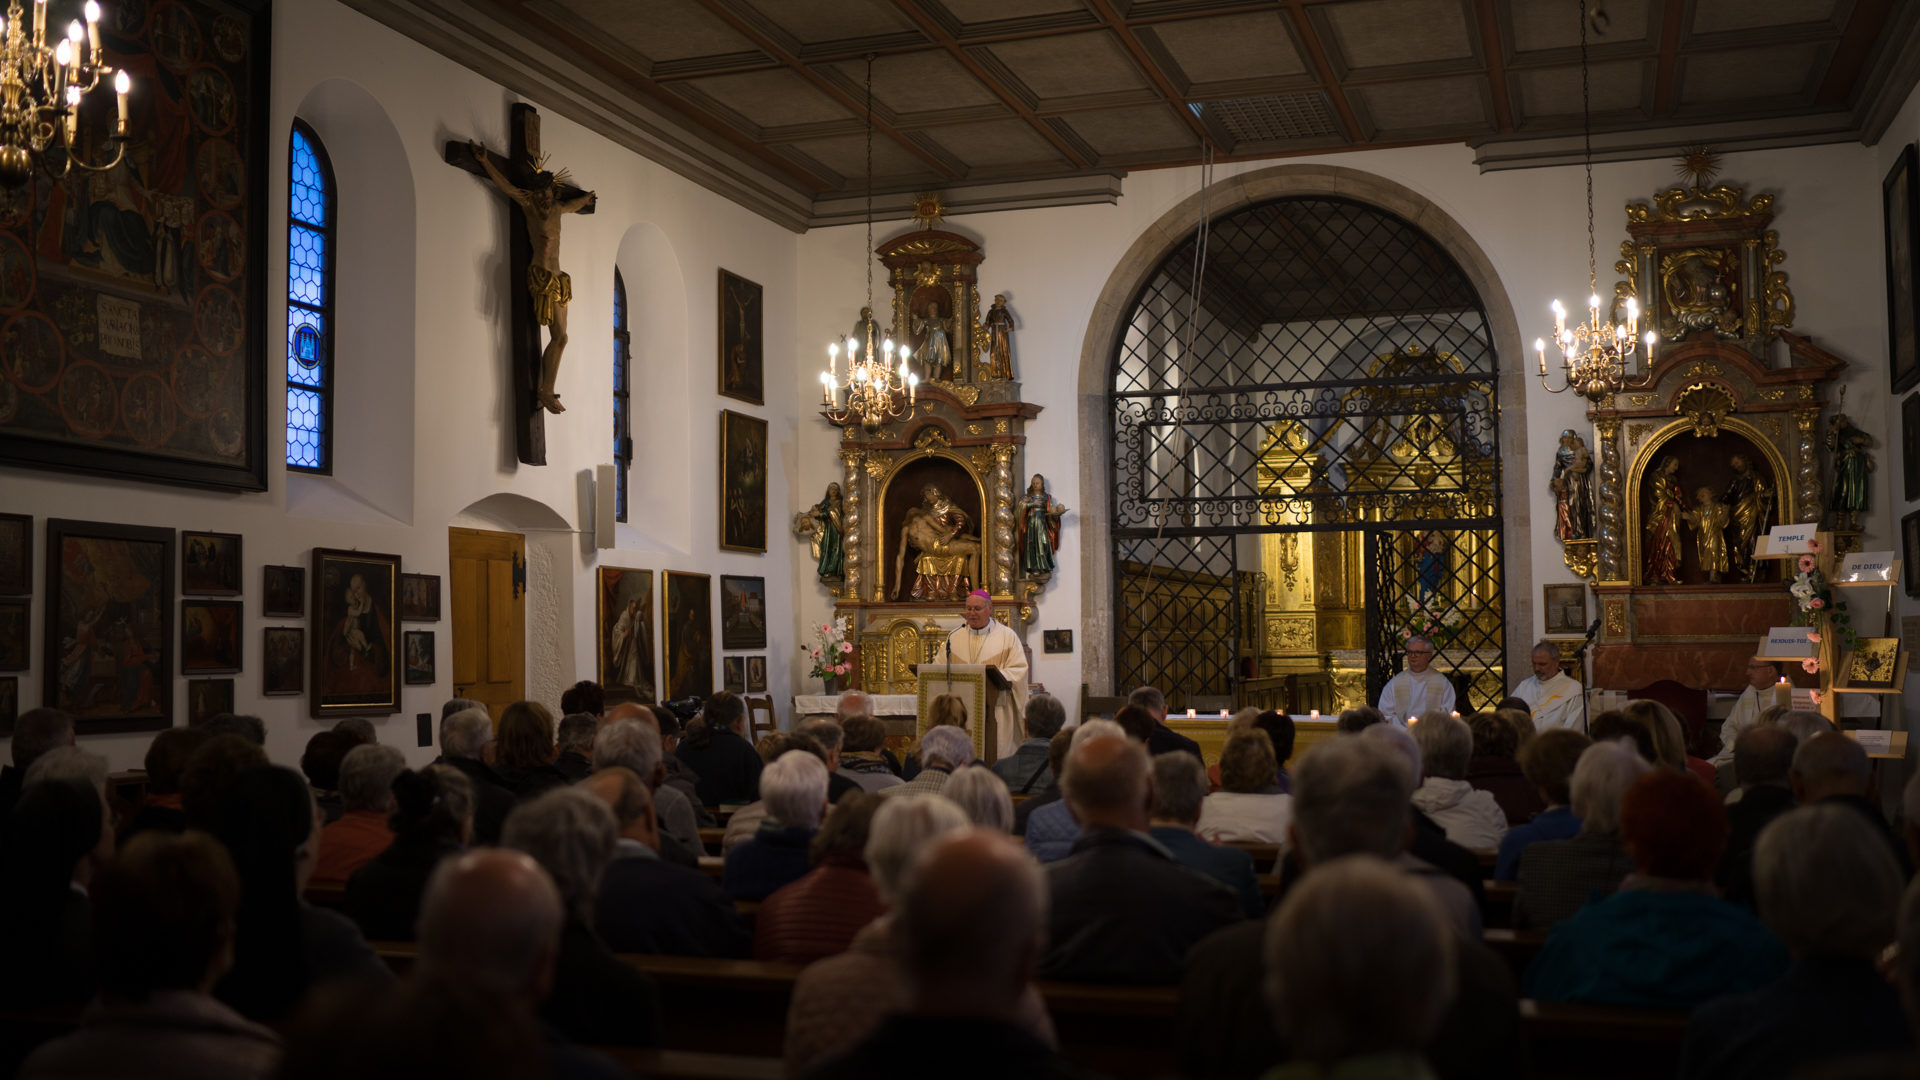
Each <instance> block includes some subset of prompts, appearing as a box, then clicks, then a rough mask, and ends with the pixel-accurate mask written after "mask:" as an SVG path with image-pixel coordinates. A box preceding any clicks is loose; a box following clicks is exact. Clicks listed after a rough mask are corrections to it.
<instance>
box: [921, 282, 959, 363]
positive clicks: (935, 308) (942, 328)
mask: <svg viewBox="0 0 1920 1080" xmlns="http://www.w3.org/2000/svg"><path fill="white" fill-rule="evenodd" d="M951 321H952V320H950V319H944V318H942V317H941V316H940V303H939V301H937V300H929V301H927V313H926V315H924V316H921V315H915V316H914V317H913V332H914V333H916V334H925V335H926V337H925V338H924V339H923V340H922V342H921V345H920V362H921V363H923V364H925V365H927V378H928V379H930V380H936V379H937V380H943V381H946V382H952V381H953V380H954V379H956V378H958V377H959V372H957V371H955V370H954V362H953V342H952V339H951V338H950V337H949V336H948V334H947V325H948V323H950V322H951Z"/></svg>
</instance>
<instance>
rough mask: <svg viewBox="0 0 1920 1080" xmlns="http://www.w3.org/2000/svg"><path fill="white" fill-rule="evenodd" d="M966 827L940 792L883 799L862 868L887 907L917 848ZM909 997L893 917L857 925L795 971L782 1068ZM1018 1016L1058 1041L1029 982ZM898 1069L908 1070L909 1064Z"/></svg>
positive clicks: (871, 1023)
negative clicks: (850, 935)
mask: <svg viewBox="0 0 1920 1080" xmlns="http://www.w3.org/2000/svg"><path fill="white" fill-rule="evenodd" d="M966 771H967V772H986V771H987V770H985V769H968V770H966ZM989 775H991V774H989ZM889 790H892V789H889ZM968 827H969V822H968V820H967V815H966V811H964V810H962V809H960V807H959V806H958V805H956V804H955V803H954V802H953V800H951V799H949V798H947V797H946V796H944V795H927V794H908V795H902V796H900V797H898V798H892V799H886V800H884V801H883V802H882V804H881V806H880V810H879V812H878V813H876V814H875V815H874V816H873V825H872V827H871V829H870V831H869V832H868V834H867V867H868V869H869V870H871V871H872V873H873V884H874V887H875V888H877V889H879V890H880V899H881V900H883V901H885V902H886V904H887V906H888V907H889V908H890V909H891V908H893V907H894V906H895V905H897V904H898V903H899V901H900V897H901V895H902V894H903V893H904V892H905V890H906V885H907V881H908V878H909V877H910V875H911V872H912V870H913V867H914V865H915V863H916V862H917V861H918V859H919V857H920V855H921V853H923V852H924V851H926V850H927V849H928V848H929V847H931V846H933V842H934V840H936V839H937V838H939V837H941V836H944V835H946V834H948V833H953V832H959V831H961V830H964V829H966V828H968ZM907 1004H908V999H907V987H906V985H905V984H904V983H903V982H902V981H901V978H900V968H899V964H898V962H897V960H896V958H895V955H894V941H893V916H892V915H891V914H889V915H884V916H882V917H880V918H878V919H875V920H874V921H873V922H871V923H869V924H868V925H867V928H866V929H864V930H862V931H860V933H859V934H857V935H856V936H855V937H854V939H853V945H852V946H851V947H850V948H849V949H848V950H847V951H846V952H843V953H841V954H840V955H838V956H830V957H828V958H827V959H825V960H821V961H819V962H818V963H815V964H811V965H809V966H808V967H807V969H806V970H805V971H803V972H801V973H800V979H799V981H798V982H797V983H795V984H794V988H793V1003H792V1004H791V1005H790V1006H789V1007H788V1009H787V1075H789V1076H799V1075H801V1074H802V1073H805V1072H807V1071H809V1070H810V1069H811V1068H812V1067H813V1066H815V1065H817V1064H819V1063H820V1062H822V1061H825V1060H826V1059H828V1058H831V1057H833V1056H835V1055H837V1054H841V1053H844V1052H846V1051H847V1050H848V1049H850V1048H852V1047H853V1046H854V1045H856V1044H857V1043H859V1042H860V1041H861V1040H862V1039H865V1038H866V1037H867V1036H868V1035H869V1034H871V1033H872V1032H873V1030H874V1029H875V1028H877V1027H879V1026H880V1021H881V1019H882V1018H883V1017H884V1016H885V1015H886V1014H887V1013H890V1012H897V1011H899V1010H902V1009H905V1008H906V1007H907ZM1020 1016H1021V1025H1022V1026H1023V1027H1025V1028H1026V1029H1027V1030H1028V1031H1029V1032H1030V1033H1031V1034H1033V1035H1034V1036H1035V1037H1036V1038H1039V1039H1042V1040H1044V1041H1045V1042H1046V1043H1047V1045H1049V1046H1052V1045H1055V1044H1056V1043H1057V1038H1056V1036H1055V1035H1054V1031H1053V1022H1052V1021H1051V1020H1050V1019H1048V1017H1047V1010H1046V1005H1045V1003H1043V1002H1042V1001H1041V1000H1040V995H1039V993H1038V992H1037V991H1035V990H1034V989H1033V988H1032V987H1031V986H1029V987H1028V988H1027V994H1026V997H1025V998H1023V999H1022V1000H1021V1002H1020ZM902 1068H903V1069H906V1070H908V1071H910V1067H909V1066H908V1064H907V1063H903V1064H902Z"/></svg>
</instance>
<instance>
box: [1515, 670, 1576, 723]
mask: <svg viewBox="0 0 1920 1080" xmlns="http://www.w3.org/2000/svg"><path fill="white" fill-rule="evenodd" d="M1513 696H1514V697H1517V698H1519V699H1520V700H1522V701H1524V702H1526V703H1527V707H1528V708H1529V709H1532V710H1533V730H1535V731H1548V730H1550V729H1552V728H1567V729H1568V730H1570V731H1579V730H1580V684H1579V683H1578V682H1577V681H1575V680H1574V678H1573V676H1571V675H1568V674H1567V673H1566V672H1564V671H1556V672H1554V673H1553V677H1552V678H1550V679H1548V680H1547V681H1546V682H1541V681H1540V676H1538V675H1529V676H1527V681H1525V682H1523V683H1521V684H1520V685H1519V686H1517V687H1515V688H1514V691H1513Z"/></svg>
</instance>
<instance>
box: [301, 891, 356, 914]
mask: <svg viewBox="0 0 1920 1080" xmlns="http://www.w3.org/2000/svg"><path fill="white" fill-rule="evenodd" d="M301 895H302V896H304V897H305V898H306V901H307V903H309V904H312V905H313V906H314V907H323V908H328V909H330V910H333V911H339V910H340V909H341V908H342V907H344V906H345V905H346V902H347V887H346V886H345V885H308V886H307V891H306V892H304V893H302V894H301Z"/></svg>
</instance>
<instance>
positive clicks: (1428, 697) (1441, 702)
mask: <svg viewBox="0 0 1920 1080" xmlns="http://www.w3.org/2000/svg"><path fill="white" fill-rule="evenodd" d="M1379 709H1380V715H1382V716H1384V717H1386V718H1387V719H1388V720H1390V721H1392V722H1393V723H1396V724H1399V725H1400V726H1401V727H1406V726H1407V719H1408V718H1409V717H1417V716H1420V715H1422V714H1424V713H1428V712H1436V711H1437V712H1452V711H1453V683H1452V682H1450V681H1448V679H1447V677H1446V676H1445V675H1442V674H1440V673H1439V672H1437V671H1434V670H1432V669H1428V670H1427V671H1424V672H1422V673H1420V674H1418V675H1415V674H1414V673H1413V672H1411V671H1403V672H1401V673H1400V674H1398V675H1395V676H1394V677H1393V678H1392V679H1390V680H1388V682H1387V687H1386V689H1384V690H1382V691H1380V705H1379Z"/></svg>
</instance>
